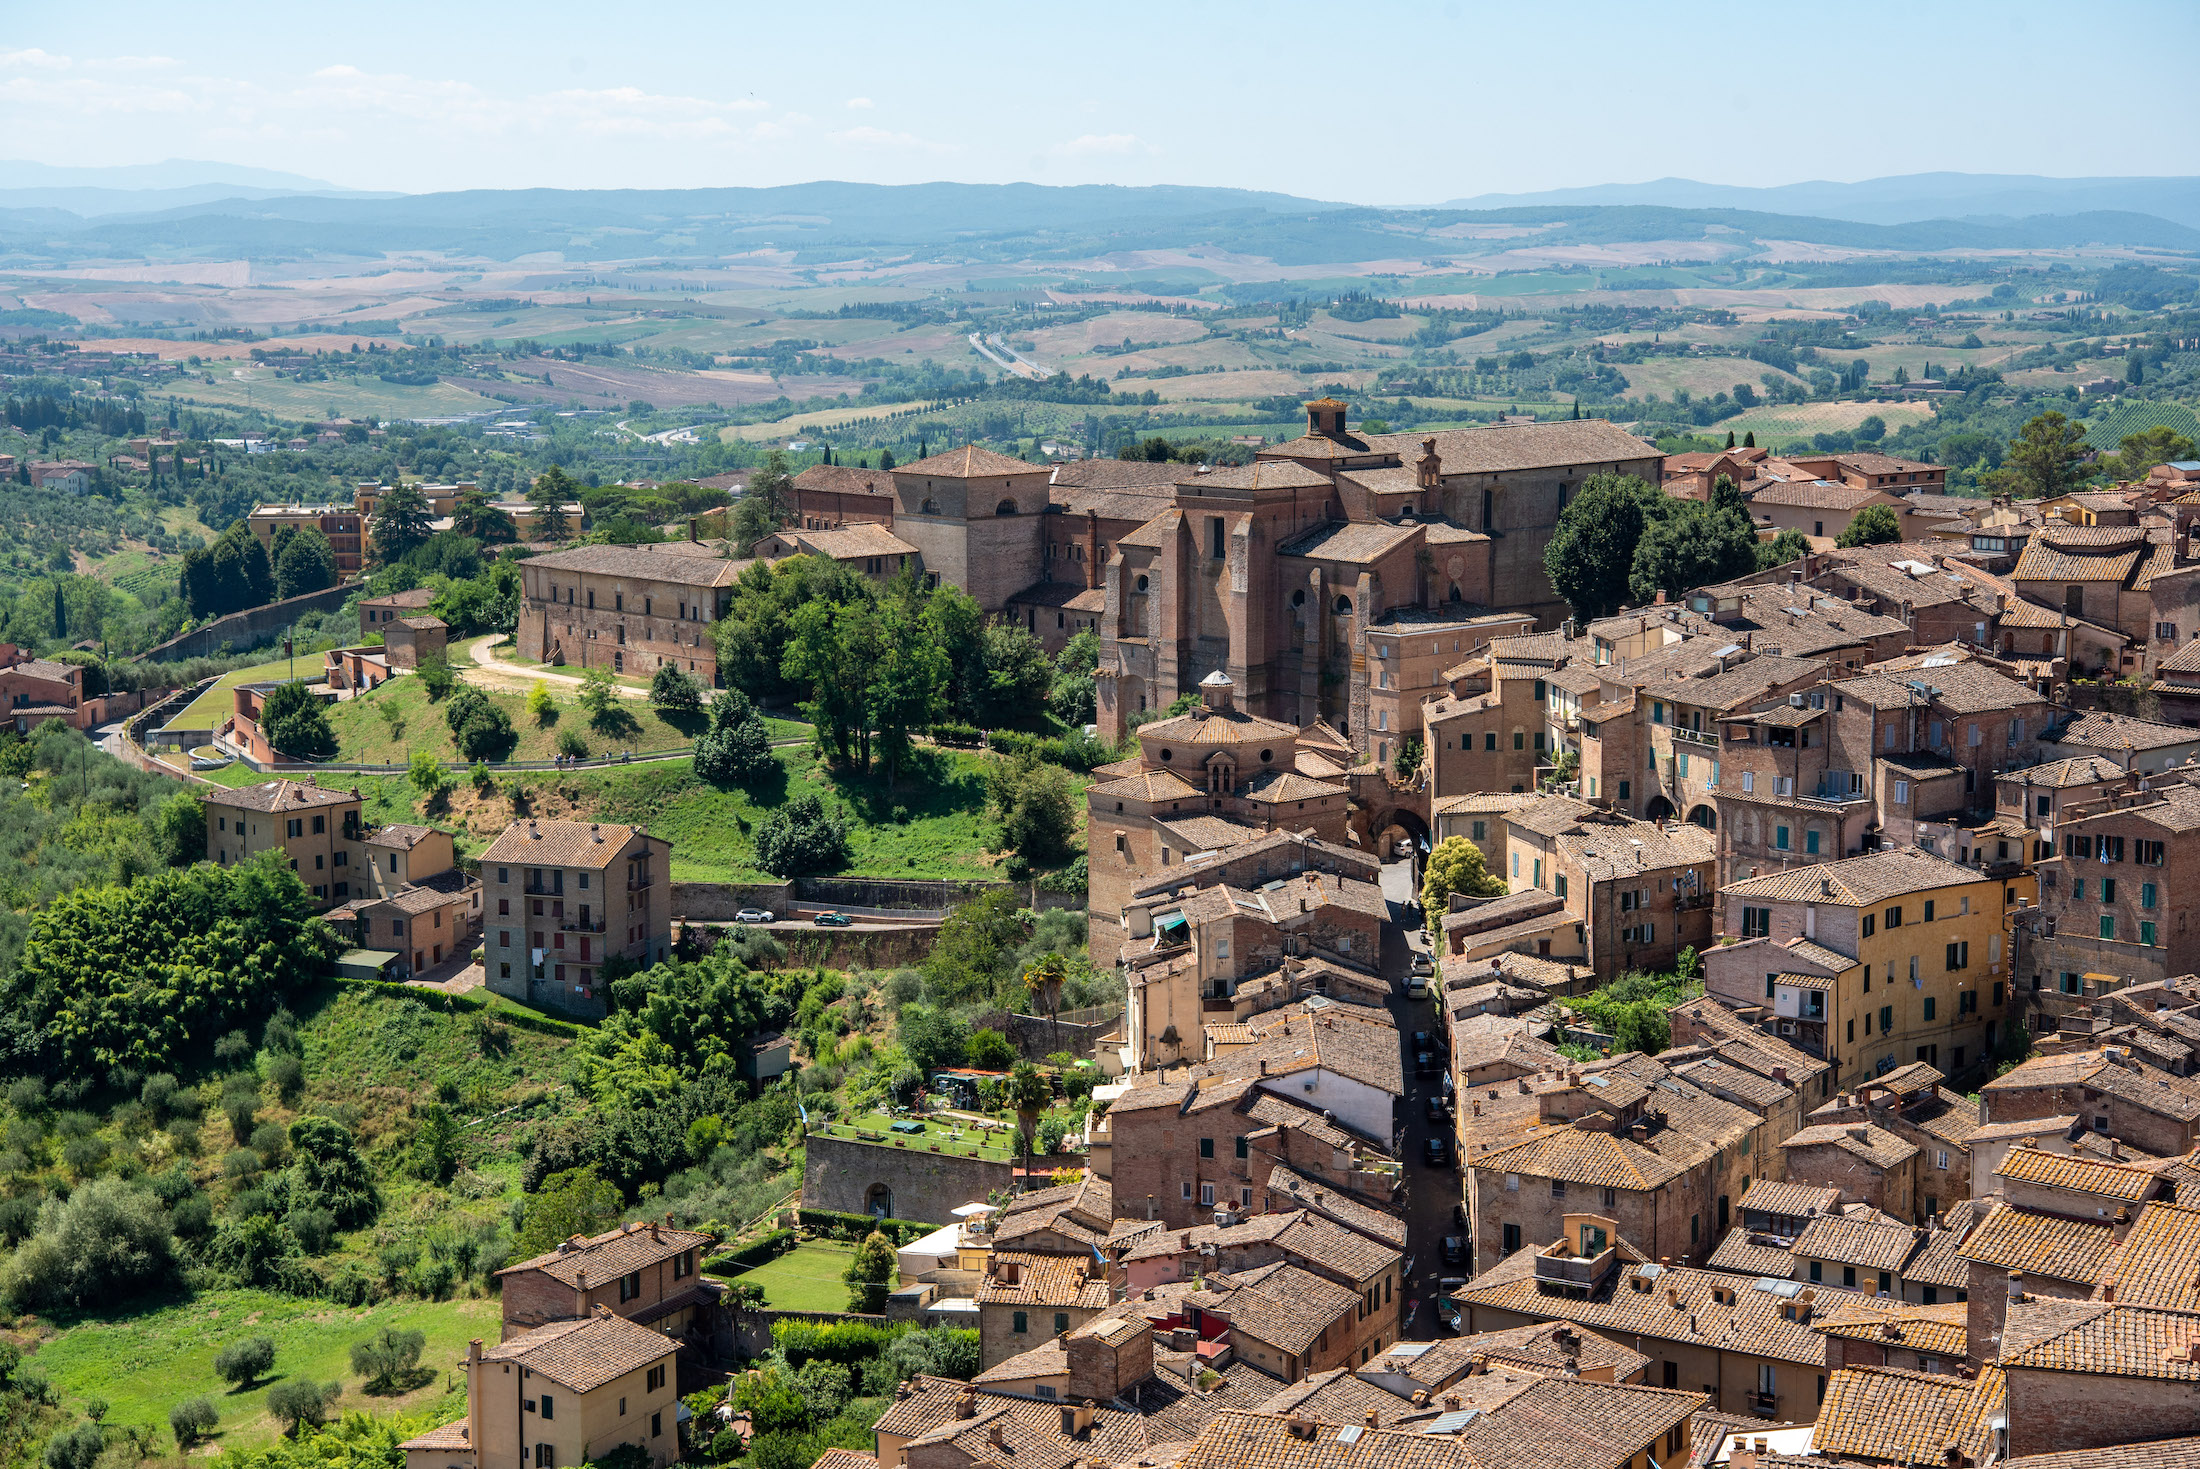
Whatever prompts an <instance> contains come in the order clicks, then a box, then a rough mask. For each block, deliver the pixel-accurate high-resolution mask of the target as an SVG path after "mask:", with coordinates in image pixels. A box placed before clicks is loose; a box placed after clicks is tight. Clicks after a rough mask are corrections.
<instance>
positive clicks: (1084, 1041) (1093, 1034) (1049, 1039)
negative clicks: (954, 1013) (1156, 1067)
mask: <svg viewBox="0 0 2200 1469" xmlns="http://www.w3.org/2000/svg"><path fill="white" fill-rule="evenodd" d="M1107 1008H1108V1010H1109V1011H1110V1013H1109V1014H1108V1015H1107V1016H1106V1018H1104V1019H1099V1020H1087V1021H1082V1022H1079V1021H1071V1020H1063V1019H1055V1020H1050V1019H1048V1018H1047V1017H1046V1016H1044V1015H1015V1014H1011V1013H1010V1012H1008V1011H1006V1010H989V1011H987V1012H986V1013H985V1014H983V1015H980V1016H979V1017H977V1019H976V1020H975V1021H973V1022H972V1023H973V1025H976V1026H988V1027H991V1028H992V1029H994V1030H997V1031H999V1032H1000V1033H1001V1034H1002V1035H1005V1036H1007V1037H1008V1039H1009V1043H1010V1044H1011V1045H1013V1046H1015V1047H1016V1054H1017V1055H1019V1056H1022V1057H1023V1058H1024V1059H1025V1060H1026V1061H1044V1060H1045V1059H1046V1058H1047V1057H1048V1056H1051V1055H1053V1054H1054V1053H1055V1052H1056V1051H1067V1052H1069V1053H1070V1054H1071V1055H1072V1056H1077V1057H1081V1058H1082V1059H1085V1060H1088V1061H1089V1060H1091V1059H1092V1058H1093V1054H1094V1052H1095V1050H1096V1049H1097V1047H1098V1046H1099V1043H1100V1037H1101V1036H1103V1035H1106V1034H1107V1033H1108V1032H1109V1031H1111V1030H1113V1029H1114V1028H1115V1026H1116V1024H1117V1022H1119V1021H1120V1020H1121V1019H1122V1018H1123V1007H1122V1006H1120V1005H1114V1006H1109V1007H1107Z"/></svg>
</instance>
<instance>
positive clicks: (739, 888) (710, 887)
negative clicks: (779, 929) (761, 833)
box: [672, 882, 794, 923]
mask: <svg viewBox="0 0 2200 1469" xmlns="http://www.w3.org/2000/svg"><path fill="white" fill-rule="evenodd" d="M793 896H794V889H793V887H792V886H791V885H790V884H787V883H783V882H676V883H674V884H673V885H672V916H673V917H674V918H685V919H688V920H690V921H692V922H695V923H731V922H733V915H734V914H736V913H738V912H740V911H741V910H742V909H743V908H762V909H765V910H766V911H768V912H772V913H784V912H786V911H787V902H788V899H790V898H792V897H793Z"/></svg>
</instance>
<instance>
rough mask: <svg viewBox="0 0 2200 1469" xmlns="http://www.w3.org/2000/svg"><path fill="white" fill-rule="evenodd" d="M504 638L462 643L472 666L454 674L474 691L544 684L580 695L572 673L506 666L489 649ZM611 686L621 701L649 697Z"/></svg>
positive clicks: (524, 688)
mask: <svg viewBox="0 0 2200 1469" xmlns="http://www.w3.org/2000/svg"><path fill="white" fill-rule="evenodd" d="M503 637H504V634H502V633H490V634H489V635H488V636H487V637H479V638H475V639H474V640H473V641H472V642H470V643H464V644H461V645H460V646H461V647H462V648H463V649H464V650H465V654H466V656H467V657H468V658H469V659H471V660H472V663H473V666H472V667H468V666H466V665H465V664H460V665H459V666H458V667H457V668H456V669H455V670H454V671H455V672H456V673H457V674H458V676H459V677H460V678H462V679H464V680H465V681H466V682H468V683H470V684H473V685H474V686H475V687H477V688H484V689H504V690H507V691H512V692H518V693H525V692H526V691H527V690H528V689H529V688H531V687H532V686H534V685H535V684H538V683H545V684H549V685H550V686H551V688H552V689H554V690H563V691H564V692H566V693H568V694H578V693H579V692H580V689H581V681H580V679H579V678H578V677H577V676H576V675H574V674H570V673H558V672H556V671H554V670H552V669H548V668H529V667H526V666H525V665H523V664H518V663H506V662H504V661H503V660H502V659H500V658H498V657H496V655H495V654H493V653H491V652H490V651H489V650H490V649H491V648H493V647H495V646H496V645H497V643H498V642H499V641H500V640H502V638H503ZM614 687H616V688H617V689H618V691H619V697H621V698H622V699H637V700H646V699H648V697H649V690H647V689H637V688H632V687H629V686H628V685H626V684H623V683H622V684H616V685H614Z"/></svg>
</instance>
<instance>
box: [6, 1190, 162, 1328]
mask: <svg viewBox="0 0 2200 1469" xmlns="http://www.w3.org/2000/svg"><path fill="white" fill-rule="evenodd" d="M174 1257H175V1234H174V1231H173V1228H172V1227H171V1225H170V1224H169V1221H168V1211H167V1210H166V1209H164V1208H163V1207H162V1206H161V1202H160V1199H159V1197H158V1196H157V1195H156V1194H155V1193H154V1192H153V1191H152V1189H151V1188H149V1187H148V1186H146V1185H145V1184H144V1183H142V1182H125V1181H124V1180H123V1179H121V1178H119V1177H116V1176H115V1175H113V1174H106V1175H103V1176H101V1177H98V1178H94V1179H93V1180H91V1181H90V1182H89V1183H86V1184H84V1185H82V1186H81V1187H79V1188H78V1189H77V1190H76V1191H75V1192H74V1193H72V1194H70V1195H69V1197H68V1198H67V1199H66V1200H65V1201H63V1202H61V1203H59V1204H49V1205H48V1206H47V1207H46V1208H45V1209H44V1210H42V1211H41V1213H40V1215H39V1222H38V1232H37V1233H36V1234H34V1235H32V1236H31V1237H30V1238H29V1239H27V1240H25V1241H24V1242H23V1243H22V1244H21V1245H19V1246H17V1247H16V1250H15V1253H14V1254H13V1255H11V1256H9V1257H8V1261H7V1264H6V1265H5V1266H0V1299H4V1300H5V1301H6V1302H7V1304H8V1306H9V1308H10V1309H11V1310H14V1311H18V1312H21V1311H50V1310H54V1309H57V1308H62V1307H76V1308H78V1309H82V1310H92V1309H98V1308H100V1307H104V1306H107V1305H109V1304H111V1303H116V1302H120V1301H125V1300H129V1299H132V1298H133V1297H136V1296H139V1295H142V1294H143V1293H145V1292H147V1291H150V1290H153V1289H155V1288H157V1287H159V1286H161V1285H165V1284H167V1283H168V1280H169V1277H170V1273H171V1271H172V1270H173V1269H174Z"/></svg>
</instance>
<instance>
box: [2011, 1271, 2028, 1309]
mask: <svg viewBox="0 0 2200 1469" xmlns="http://www.w3.org/2000/svg"><path fill="white" fill-rule="evenodd" d="M2009 1299H2010V1300H2011V1301H2013V1302H2014V1301H2022V1300H2023V1299H2024V1272H2023V1271H2022V1270H2012V1271H2010V1272H2009Z"/></svg>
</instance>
